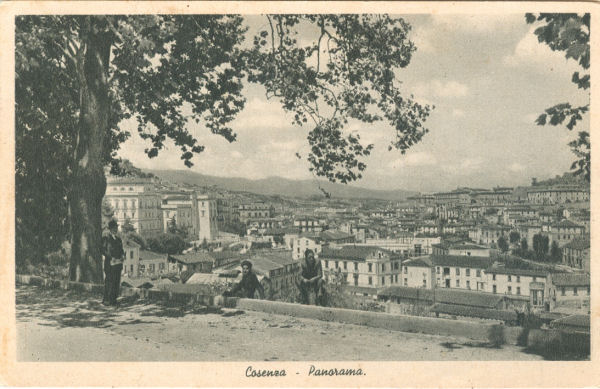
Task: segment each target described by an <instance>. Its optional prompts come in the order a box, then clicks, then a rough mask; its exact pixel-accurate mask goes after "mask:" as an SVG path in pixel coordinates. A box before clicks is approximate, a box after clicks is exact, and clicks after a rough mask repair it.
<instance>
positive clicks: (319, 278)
mask: <svg viewBox="0 0 600 389" xmlns="http://www.w3.org/2000/svg"><path fill="white" fill-rule="evenodd" d="M298 289H300V300H301V301H300V302H301V303H302V304H308V303H309V298H308V294H309V292H310V291H314V293H315V300H316V304H317V305H325V303H324V299H325V285H324V281H323V268H322V267H321V261H318V260H316V259H315V253H314V252H313V251H312V250H310V249H306V251H305V252H304V261H303V262H302V264H301V272H300V283H299V284H298Z"/></svg>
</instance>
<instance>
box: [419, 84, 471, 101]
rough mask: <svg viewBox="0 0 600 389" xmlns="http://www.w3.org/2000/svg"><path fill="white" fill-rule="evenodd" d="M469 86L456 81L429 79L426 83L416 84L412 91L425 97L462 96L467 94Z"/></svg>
mask: <svg viewBox="0 0 600 389" xmlns="http://www.w3.org/2000/svg"><path fill="white" fill-rule="evenodd" d="M468 92H469V87H468V86H467V85H465V84H462V83H460V82H458V81H454V80H451V81H440V80H431V81H429V82H427V83H420V84H417V85H416V86H415V88H414V93H415V95H417V96H425V97H428V96H429V97H431V96H435V97H445V98H447V97H464V96H466V95H467V94H468Z"/></svg>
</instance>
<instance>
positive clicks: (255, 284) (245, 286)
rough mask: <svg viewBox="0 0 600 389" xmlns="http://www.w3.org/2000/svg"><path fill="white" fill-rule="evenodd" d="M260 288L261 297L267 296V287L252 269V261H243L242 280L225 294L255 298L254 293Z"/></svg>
mask: <svg viewBox="0 0 600 389" xmlns="http://www.w3.org/2000/svg"><path fill="white" fill-rule="evenodd" d="M257 290H258V293H259V295H260V298H261V299H264V298H265V289H264V288H263V286H262V285H261V283H260V281H258V277H256V274H255V273H254V272H253V271H252V263H251V262H250V261H247V260H245V261H242V280H241V281H240V282H238V283H237V284H236V285H235V286H234V287H233V288H232V289H231V290H228V291H226V292H225V293H223V296H225V297H230V296H237V297H243V298H250V299H251V298H254V293H255V292H256V291H257Z"/></svg>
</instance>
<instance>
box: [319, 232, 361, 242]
mask: <svg viewBox="0 0 600 389" xmlns="http://www.w3.org/2000/svg"><path fill="white" fill-rule="evenodd" d="M353 236H354V235H350V234H347V233H345V232H342V231H337V230H326V231H323V232H321V238H322V239H323V240H341V239H348V238H352V237H353Z"/></svg>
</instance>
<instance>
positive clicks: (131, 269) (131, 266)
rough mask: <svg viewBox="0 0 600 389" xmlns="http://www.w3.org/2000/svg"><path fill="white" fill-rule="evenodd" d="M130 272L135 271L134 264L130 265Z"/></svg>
mask: <svg viewBox="0 0 600 389" xmlns="http://www.w3.org/2000/svg"><path fill="white" fill-rule="evenodd" d="M129 272H130V273H133V265H130V268H129Z"/></svg>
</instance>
